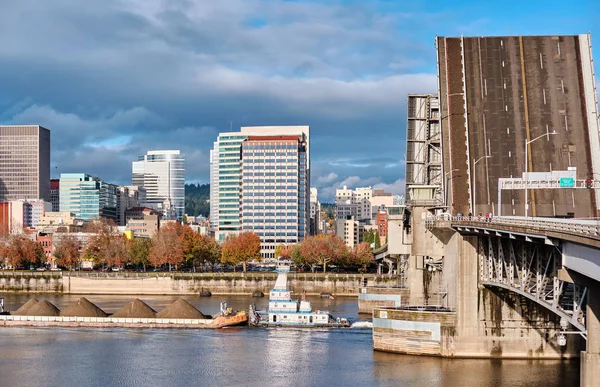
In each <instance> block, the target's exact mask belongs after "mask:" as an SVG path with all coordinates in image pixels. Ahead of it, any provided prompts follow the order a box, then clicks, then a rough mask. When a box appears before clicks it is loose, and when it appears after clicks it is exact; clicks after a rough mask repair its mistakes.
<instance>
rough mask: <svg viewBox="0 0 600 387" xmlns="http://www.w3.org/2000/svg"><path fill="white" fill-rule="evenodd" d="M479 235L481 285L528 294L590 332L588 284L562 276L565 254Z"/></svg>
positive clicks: (509, 240) (517, 240)
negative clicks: (560, 270) (586, 304)
mask: <svg viewBox="0 0 600 387" xmlns="http://www.w3.org/2000/svg"><path fill="white" fill-rule="evenodd" d="M478 239H479V246H478V255H479V282H480V284H481V285H484V286H497V287H501V288H504V289H507V290H510V291H513V292H515V293H517V294H520V295H522V296H524V297H527V298H528V299H530V300H532V301H535V302H536V303H537V304H539V305H541V306H543V307H545V308H547V309H549V310H550V311H552V312H554V313H555V314H557V315H558V316H560V317H562V318H565V319H566V320H567V321H568V322H569V323H570V324H571V325H572V326H573V327H574V328H575V329H577V330H579V331H580V332H582V333H585V332H586V328H585V316H584V313H585V303H586V295H587V288H585V287H583V286H579V285H576V284H572V283H569V282H565V281H561V280H560V279H559V278H558V270H559V269H560V268H561V254H560V252H559V251H558V249H557V248H556V247H555V246H548V245H546V244H544V243H539V242H537V243H536V242H533V241H530V240H519V239H511V238H503V237H501V236H500V235H485V236H479V238H478Z"/></svg>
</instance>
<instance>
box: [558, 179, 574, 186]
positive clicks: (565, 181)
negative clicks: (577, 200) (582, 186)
mask: <svg viewBox="0 0 600 387" xmlns="http://www.w3.org/2000/svg"><path fill="white" fill-rule="evenodd" d="M559 187H567V188H568V187H575V179H573V178H572V177H561V178H560V185H559Z"/></svg>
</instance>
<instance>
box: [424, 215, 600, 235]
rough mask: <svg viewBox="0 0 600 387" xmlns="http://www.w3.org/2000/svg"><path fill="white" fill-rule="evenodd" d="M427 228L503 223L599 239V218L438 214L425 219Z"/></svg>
mask: <svg viewBox="0 0 600 387" xmlns="http://www.w3.org/2000/svg"><path fill="white" fill-rule="evenodd" d="M425 224H426V227H428V228H446V227H448V224H452V225H454V224H458V225H461V224H462V225H477V226H483V225H489V226H492V225H503V226H518V227H526V228H531V229H536V230H540V231H542V232H543V231H557V232H562V233H569V234H576V235H583V236H587V237H590V238H594V239H600V220H598V221H590V220H582V221H578V220H577V219H572V220H567V219H557V220H540V219H530V218H523V219H518V218H514V217H510V218H507V217H489V218H486V217H484V216H452V217H451V216H449V215H440V216H435V217H429V218H427V219H426V221H425Z"/></svg>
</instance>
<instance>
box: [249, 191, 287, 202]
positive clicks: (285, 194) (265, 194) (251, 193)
mask: <svg viewBox="0 0 600 387" xmlns="http://www.w3.org/2000/svg"><path fill="white" fill-rule="evenodd" d="M273 189H275V188H273ZM244 196H296V197H298V193H297V192H280V191H278V192H263V190H260V191H259V192H246V191H244ZM288 202H289V200H288Z"/></svg>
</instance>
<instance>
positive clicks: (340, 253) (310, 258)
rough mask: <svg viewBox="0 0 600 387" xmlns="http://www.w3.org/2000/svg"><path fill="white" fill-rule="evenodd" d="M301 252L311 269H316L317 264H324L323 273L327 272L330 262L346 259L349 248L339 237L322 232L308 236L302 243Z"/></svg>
mask: <svg viewBox="0 0 600 387" xmlns="http://www.w3.org/2000/svg"><path fill="white" fill-rule="evenodd" d="M300 254H301V255H302V257H303V258H304V261H305V262H306V264H308V265H310V266H311V270H313V271H314V267H315V266H316V265H323V273H326V272H327V264H328V263H330V262H331V263H333V262H344V261H345V259H346V257H347V255H348V248H347V247H346V244H345V243H344V241H343V240H342V239H340V238H339V237H337V236H335V235H325V234H321V235H317V236H309V237H308V238H306V239H305V240H304V241H303V242H302V244H301V247H300Z"/></svg>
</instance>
